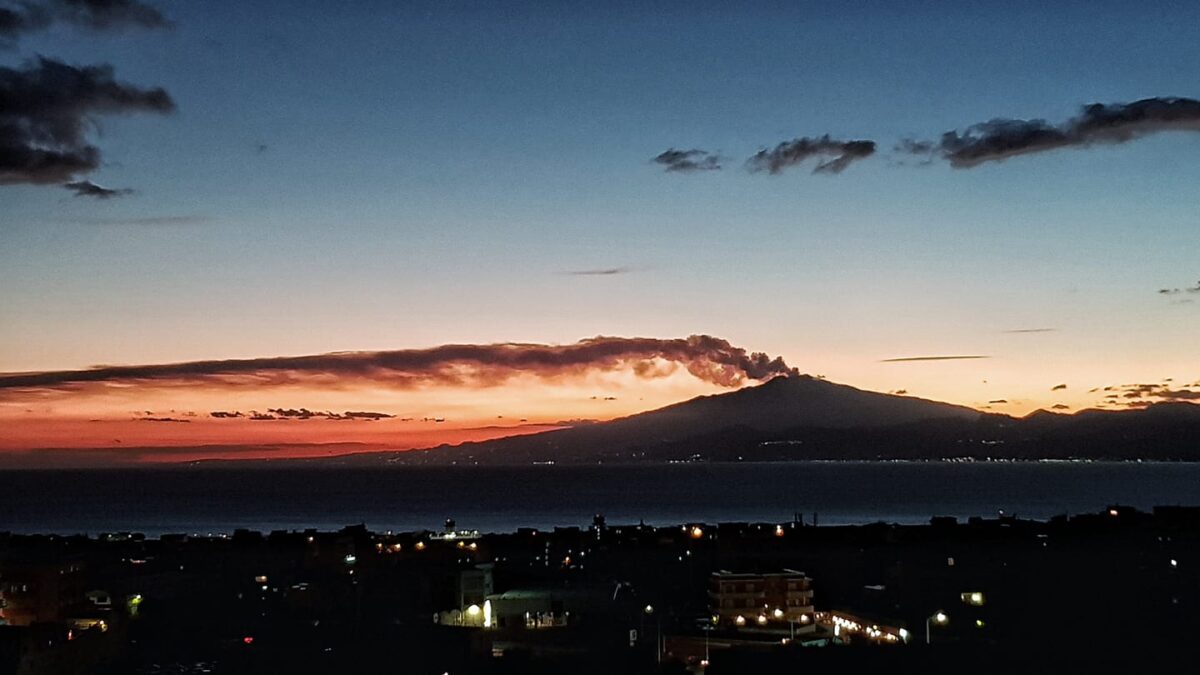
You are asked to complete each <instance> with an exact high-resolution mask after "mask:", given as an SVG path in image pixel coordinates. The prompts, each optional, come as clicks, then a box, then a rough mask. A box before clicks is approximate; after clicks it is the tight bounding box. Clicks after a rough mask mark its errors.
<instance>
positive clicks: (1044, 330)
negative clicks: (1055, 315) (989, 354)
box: [1000, 328, 1058, 333]
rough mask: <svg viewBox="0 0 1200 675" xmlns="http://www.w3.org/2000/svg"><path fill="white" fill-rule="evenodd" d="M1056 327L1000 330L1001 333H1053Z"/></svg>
mask: <svg viewBox="0 0 1200 675" xmlns="http://www.w3.org/2000/svg"><path fill="white" fill-rule="evenodd" d="M1057 330H1058V329H1057V328H1014V329H1012V330H1005V331H1000V332H1001V333H1053V332H1055V331H1057Z"/></svg>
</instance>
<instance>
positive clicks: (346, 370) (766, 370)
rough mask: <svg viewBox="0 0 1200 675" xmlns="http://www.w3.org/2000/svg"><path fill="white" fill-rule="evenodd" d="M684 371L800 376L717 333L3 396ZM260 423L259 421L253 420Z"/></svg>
mask: <svg viewBox="0 0 1200 675" xmlns="http://www.w3.org/2000/svg"><path fill="white" fill-rule="evenodd" d="M661 362H665V363H666V364H667V365H669V366H672V367H674V366H682V367H684V368H686V369H687V371H688V372H689V373H691V374H692V375H694V376H695V377H698V378H700V379H702V380H705V381H707V382H711V383H714V384H717V385H721V386H730V387H732V386H738V385H740V384H743V383H745V382H746V381H747V380H767V379H770V378H772V377H775V376H777V375H794V374H796V370H795V369H793V368H790V367H789V366H788V365H787V364H786V363H784V361H783V359H782V358H779V357H775V358H772V357H770V356H768V355H766V354H764V353H761V352H748V351H747V350H745V349H743V348H741V347H737V346H734V345H732V344H730V343H729V342H728V341H726V340H722V339H720V338H716V337H712V336H709V335H693V336H690V337H687V338H676V339H659V338H621V337H596V338H590V339H587V340H581V341H579V342H576V343H574V344H568V345H543V344H527V343H501V344H488V345H444V346H441V347H433V348H430V349H405V350H396V351H385V352H337V353H332V354H318V355H313V356H291V357H273V358H260V359H240V360H221V361H192V362H188V363H170V364H160V365H138V366H98V367H95V368H91V369H86V370H68V371H53V372H41V373H12V374H0V396H2V395H4V394H5V393H8V394H9V395H17V396H22V395H45V394H53V393H56V392H70V391H80V390H87V389H104V388H107V387H109V386H126V385H132V384H142V385H147V386H159V387H172V386H195V385H197V384H200V383H204V384H207V385H209V386H212V387H231V388H236V387H255V388H261V387H267V386H285V385H296V384H320V385H322V386H335V385H340V384H350V383H355V382H359V383H371V384H376V385H383V386H390V387H394V388H401V389H409V388H414V387H418V386H423V385H437V384H445V385H460V386H476V387H481V386H493V385H499V384H502V383H504V382H505V381H507V380H508V379H509V378H512V377H514V376H517V375H522V374H527V375H533V376H535V377H541V378H546V379H553V378H558V377H563V376H568V375H573V374H583V373H587V372H593V371H613V370H618V369H630V370H632V372H634V373H635V374H637V375H638V376H641V377H657V376H661V375H664V374H669V372H671V371H672V370H673V368H670V369H668V370H667V371H666V372H663V371H662V370H661V369H658V368H656V367H654V364H656V363H661ZM251 419H255V418H254V417H251Z"/></svg>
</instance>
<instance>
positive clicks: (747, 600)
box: [708, 570, 815, 634]
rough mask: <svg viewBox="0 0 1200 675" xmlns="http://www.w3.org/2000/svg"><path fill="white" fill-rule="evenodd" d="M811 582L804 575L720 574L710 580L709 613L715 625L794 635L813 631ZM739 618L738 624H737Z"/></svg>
mask: <svg viewBox="0 0 1200 675" xmlns="http://www.w3.org/2000/svg"><path fill="white" fill-rule="evenodd" d="M812 597H813V590H812V579H810V578H808V576H806V575H805V574H804V573H803V572H797V571H795V570H783V571H782V572H774V573H769V574H738V573H734V572H729V571H725V570H722V571H720V572H715V573H713V575H712V576H711V577H710V578H709V583H708V600H709V610H710V611H711V613H712V615H713V617H715V618H716V621H717V623H719V624H723V625H731V626H745V625H748V624H749V625H754V626H759V627H761V626H771V627H775V628H781V627H783V628H788V629H789V630H794V631H795V633H797V634H799V633H809V632H812V631H814V630H815V622H814V621H813V604H812ZM739 617H740V618H741V621H739V620H738V619H739Z"/></svg>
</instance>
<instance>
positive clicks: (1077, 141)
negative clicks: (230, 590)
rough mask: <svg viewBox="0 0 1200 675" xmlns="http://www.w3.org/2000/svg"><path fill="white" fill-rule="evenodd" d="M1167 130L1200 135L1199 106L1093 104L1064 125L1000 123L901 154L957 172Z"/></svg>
mask: <svg viewBox="0 0 1200 675" xmlns="http://www.w3.org/2000/svg"><path fill="white" fill-rule="evenodd" d="M1164 131H1200V101H1198V100H1196V99H1191V98H1181V97H1157V98H1145V99H1142V100H1140V101H1134V102H1132V103H1092V104H1089V105H1085V106H1083V109H1082V110H1081V111H1080V113H1079V115H1077V116H1076V117H1073V118H1071V119H1069V120H1067V121H1066V122H1063V123H1061V124H1051V123H1050V122H1047V121H1046V120H1042V119H1009V118H996V119H992V120H988V121H986V122H980V123H978V124H974V125H972V126H970V127H967V128H966V129H965V130H963V131H948V132H946V133H944V134H942V137H941V138H940V139H938V140H936V141H930V140H906V141H902V142H900V143H899V144H898V145H897V146H896V151H897V152H899V153H902V154H909V155H919V156H920V155H923V156H926V157H930V158H932V157H937V158H941V159H944V160H946V161H947V162H949V163H950V166H952V167H954V168H957V169H969V168H971V167H975V166H979V165H980V164H984V163H986V162H994V161H1000V160H1004V159H1009V158H1011V157H1018V156H1021V155H1029V154H1034V153H1039V152H1047V151H1050V150H1057V149H1061V148H1087V147H1091V146H1094V145H1100V144H1116V143H1126V142H1129V141H1132V140H1136V139H1139V138H1143V137H1145V136H1149V135H1151V134H1156V133H1160V132H1164Z"/></svg>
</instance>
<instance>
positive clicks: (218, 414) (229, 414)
mask: <svg viewBox="0 0 1200 675" xmlns="http://www.w3.org/2000/svg"><path fill="white" fill-rule="evenodd" d="M208 416H209V417H215V418H217V419H219V420H223V419H233V418H235V417H244V415H242V413H240V412H237V411H226V410H214V411H212V412H210V413H208Z"/></svg>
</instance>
